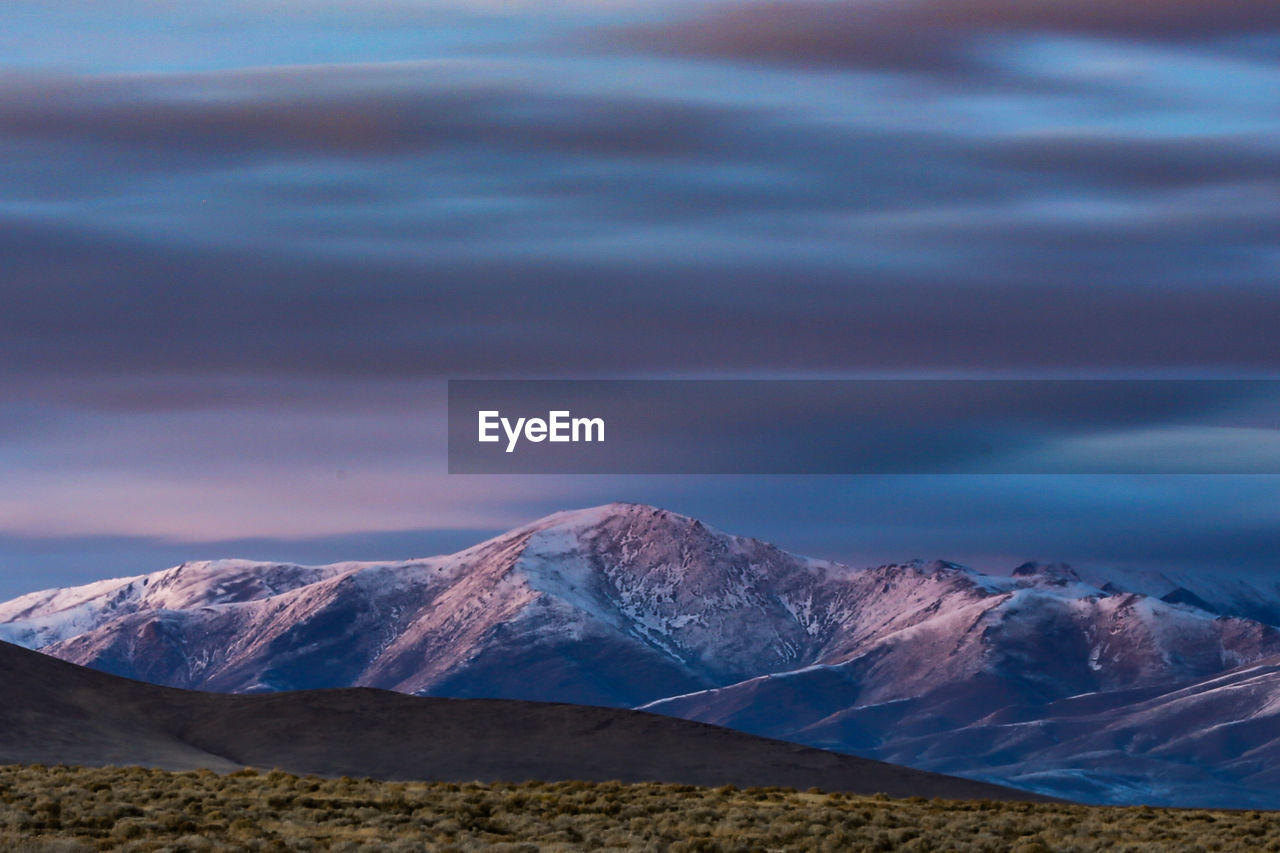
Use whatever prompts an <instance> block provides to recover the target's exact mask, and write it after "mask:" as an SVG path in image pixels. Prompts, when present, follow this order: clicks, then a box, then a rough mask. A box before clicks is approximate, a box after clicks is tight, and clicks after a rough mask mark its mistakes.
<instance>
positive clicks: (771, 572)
mask: <svg viewBox="0 0 1280 853" xmlns="http://www.w3.org/2000/svg"><path fill="white" fill-rule="evenodd" d="M1277 616H1280V591H1278V590H1277V589H1275V588H1274V587H1268V586H1267V585H1266V584H1260V583H1257V582H1249V581H1246V580H1243V579H1239V578H1230V579H1209V580H1206V579H1200V578H1193V577H1189V576H1174V575H1169V574H1157V573H1145V574H1134V573H1130V574H1124V575H1122V574H1119V573H1112V574H1110V575H1107V576H1105V577H1104V576H1098V575H1096V574H1088V573H1084V572H1077V571H1075V570H1073V569H1071V568H1070V567H1068V566H1064V565H1041V564H1033V563H1028V564H1024V565H1022V566H1019V567H1018V568H1017V569H1015V570H1014V571H1013V572H1012V574H1010V575H1008V576H999V575H988V574H983V573H980V572H976V571H973V570H971V569H968V568H965V567H963V566H960V565H957V564H954V563H949V562H942V561H939V562H932V563H925V562H919V561H917V562H912V563H906V564H896V565H887V566H880V567H878V568H871V569H857V568H851V567H847V566H843V565H839V564H836V563H831V562H826V561H821V560H813V559H809V558H805V557H799V556H795V555H792V554H788V553H786V552H784V551H781V550H779V549H778V548H775V547H773V546H772V545H768V544H766V543H763V542H760V541H757V540H754V539H749V538H743V537H737V536H731V535H727V534H724V533H721V532H719V531H716V530H714V529H713V528H710V527H708V526H706V525H704V524H703V523H701V522H699V521H697V520H695V519H692V518H688V517H686V516H682V515H678V514H676V513H671V512H668V511H665V510H661V509H657V508H654V507H649V506H641V505H634V504H610V505H607V506H603V507H597V508H593V509H587V510H579V511H573V512H565V513H558V514H555V515H552V516H549V517H547V518H544V519H541V520H539V521H537V522H534V523H533V524H530V525H527V526H525V527H521V528H519V529H516V530H513V531H511V532H509V533H506V534H503V535H501V536H498V537H495V538H493V539H490V540H488V541H486V542H482V543H480V544H478V545H476V546H474V547H471V548H468V549H466V550H464V551H460V552H458V553H456V554H452V555H448V556H443V557H432V558H427V559H420V560H410V561H404V562H380V563H340V564H335V565H330V566H317V567H307V566H295V565H285V564H276V563H257V562H250V561H244V560H221V561H212V562H200V563H186V564H183V565H181V566H177V567H174V568H171V569H167V570H165V571H161V572H155V573H152V574H146V575H138V576H135V577H129V578H120V579H115V580H108V581H101V582H98V583H94V584H89V585H87V586H82V587H75V588H70V589H57V590H47V591H43V592H38V593H32V594H30V595H26V596H22V597H20V598H17V599H14V600H12V601H9V602H6V603H4V604H0V640H7V641H9V642H13V643H17V644H20V645H23V646H27V647H28V648H33V649H39V650H41V651H43V652H45V653H47V654H49V655H53V656H55V657H59V658H62V659H64V660H67V661H71V662H73V663H77V664H82V665H84V666H88V667H92V668H94V669H98V670H102V671H104V672H108V673H113V674H116V675H120V676H126V677H129V678H134V679H139V680H143V681H149V682H154V683H156V684H162V685H168V686H171V687H183V688H195V689H201V690H210V691H220V692H228V693H259V692H277V691H286V690H299V689H312V688H326V687H352V686H357V687H377V688H384V689H387V690H393V691H398V692H402V693H410V694H415V695H418V696H448V697H489V698H502V699H517V700H536V701H543V702H568V703H578V704H584V705H595V706H608V707H615V708H630V707H640V708H643V709H645V710H648V711H653V712H657V713H661V714H665V715H670V716H676V717H683V718H687V719H691V720H697V721H702V722H709V723H714V724H717V725H722V726H727V727H731V728H735V729H739V730H742V731H745V732H749V733H753V734H757V735H764V736H767V737H770V738H777V739H782V740H788V741H794V742H797V743H802V744H807V745H811V746H818V747H822V748H824V749H830V750H837V751H842V752H848V753H854V754H858V755H864V756H870V757H873V758H877V759H882V760H886V761H892V762H895V763H898V764H904V765H908V766H911V767H915V768H921V769H926V770H932V771H937V772H944V773H949V774H955V775H961V776H967V777H971V778H974V779H981V780H986V781H991V782H999V783H1002V784H1010V785H1014V786H1018V787H1020V788H1023V789H1026V790H1029V791H1036V792H1040V793H1043V794H1048V795H1054V796H1062V797H1067V798H1072V799H1080V800H1086V801H1095V802H1113V803H1138V802H1142V803H1151V804H1175V805H1204V806H1207V805H1231V806H1243V805H1250V806H1257V807H1280V760H1278V759H1280V755H1278V754H1276V753H1277V752H1280V741H1276V739H1275V737H1274V735H1273V732H1275V731H1277V730H1278V729H1277V728H1276V723H1277V720H1276V713H1277V711H1278V710H1280V631H1278V630H1277V628H1276V624H1275V623H1277V621H1280V619H1277Z"/></svg>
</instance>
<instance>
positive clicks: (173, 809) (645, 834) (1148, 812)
mask: <svg viewBox="0 0 1280 853" xmlns="http://www.w3.org/2000/svg"><path fill="white" fill-rule="evenodd" d="M0 849H3V850H12V851H24V852H25V853H35V851H49V853H53V851H58V852H59V853H80V851H94V850H125V851H160V850H163V851H222V850H228V851H229V850H255V851H257V850H261V851H284V850H316V851H329V850H337V851H371V852H372V851H393V853H394V852H395V851H400V852H401V853H405V852H406V851H415V850H424V849H425V850H459V851H463V850H505V851H541V850H608V849H615V850H655V851H673V853H675V851H699V850H706V851H720V850H724V851H763V850H832V851H836V850H840V851H845V850H851V851H858V850H886V851H887V850H919V851H923V850H937V851H952V850H955V851H992V853H996V852H997V851H1000V853H1003V851H1019V853H1032V851H1091V850H1110V851H1152V853H1155V851H1161V852H1162V853H1163V851H1175V850H1213V851H1219V850H1220V851H1262V850H1280V813H1267V812H1246V811H1242V812H1214V811H1198V810H1174V809H1151V808H1123V809H1122V808H1096V807H1087V806H1064V805H1054V804H1039V803H995V802H976V801H975V802H954V801H943V800H924V799H920V798H913V799H906V800H894V799H890V798H888V797H882V796H873V797H865V796H856V795H849V794H824V793H819V792H816V791H810V792H797V791H793V790H789V789H781V788H760V789H753V788H749V789H745V790H740V789H735V788H731V787H729V788H697V787H692V786H685V785H658V784H622V783H609V782H605V783H587V782H556V783H540V782H526V783H521V784H505V783H495V784H461V785H460V784H452V783H414V782H376V781H372V780H368V779H348V778H343V779H322V778H319V777H314V776H293V775H289V774H286V773H281V772H270V773H259V772H257V771H253V770H243V771H240V772H237V773H232V774H230V775H218V774H215V773H212V772H209V771H195V772H184V773H172V772H166V771H161V770H146V769H141V768H136V767H133V768H79V767H41V766H5V767H0Z"/></svg>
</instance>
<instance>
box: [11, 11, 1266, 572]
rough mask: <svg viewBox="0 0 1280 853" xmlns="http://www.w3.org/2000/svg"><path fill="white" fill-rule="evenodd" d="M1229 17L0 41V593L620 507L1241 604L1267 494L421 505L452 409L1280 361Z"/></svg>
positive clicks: (661, 489) (897, 484)
mask: <svg viewBox="0 0 1280 853" xmlns="http://www.w3.org/2000/svg"><path fill="white" fill-rule="evenodd" d="M1278 235H1280V10H1278V9H1277V7H1276V6H1275V4H1274V3H1272V2H1262V0H1227V1H1226V2H1217V3H1209V2H1207V0H1160V2H1154V3H1144V4H1140V5H1139V4H1133V3H1131V2H1124V3H1122V2H1120V0H1058V2H1055V3H1051V4H1032V5H1028V4H1025V3H1023V4H1018V3H1013V2H1012V0H951V2H948V3H943V2H942V0H915V2H904V1H903V0H885V2H861V1H860V2H850V1H849V0H823V2H809V0H784V2H758V0H737V2H731V3H709V2H697V3H692V4H690V3H682V4H671V3H652V2H649V3H638V2H633V0H607V2H572V0H568V2H551V3H531V2H519V0H516V2H498V1H495V2H482V3H466V4H464V3H440V2H408V0H376V2H365V3H359V4H357V3H338V2H307V3H303V2H292V0H239V1H238V2H223V3H190V4H170V3H159V2H128V0H126V2H121V3H113V4H101V3H91V2H65V1H61V0H54V2H27V0H16V2H9V3H5V4H3V5H0V258H4V259H5V263H4V267H5V275H4V276H3V277H0V304H2V305H3V311H0V390H3V392H4V393H3V395H0V479H2V480H3V482H4V483H5V486H6V488H5V489H4V490H3V493H2V494H0V594H11V593H17V592H21V591H25V590H29V589H34V588H39V587H43V586H48V585H52V584H55V583H56V584H62V583H66V582H69V581H72V580H88V579H92V578H96V577H100V576H102V575H103V574H117V573H121V572H132V571H141V570H149V569H155V568H160V567H162V566H164V565H167V564H170V563H173V562H177V561H180V560H181V559H184V558H187V557H204V556H222V555H231V554H236V555H242V556H261V557H267V558H271V559H298V560H311V561H315V560H325V559H337V558H356V557H369V558H384V557H395V556H407V555H409V554H422V553H428V552H431V551H435V550H444V549H448V548H453V547H458V546H460V545H462V544H466V543H467V542H468V541H470V540H471V539H473V538H475V537H477V536H480V535H483V534H486V533H490V532H496V531H498V530H500V529H503V528H505V527H508V526H512V525H515V524H518V523H521V522H523V521H526V520H528V519H530V518H532V517H535V516H537V515H540V514H542V513H544V512H549V511H552V510H556V509H561V508H565V507H570V506H582V505H590V504H595V503H603V502H607V501H611V500H643V501H646V502H653V503H658V504H662V505H665V506H669V507H670V508H672V509H675V510H679V511H683V512H688V513H692V514H695V515H699V516H702V517H704V518H706V519H707V520H708V521H709V522H710V523H712V524H715V525H717V526H720V527H722V528H725V529H729V530H732V531H735V532H743V533H749V534H753V535H759V536H763V537H766V538H771V539H773V540H775V541H777V542H778V543H779V544H781V545H784V546H786V547H790V548H793V549H795V550H800V551H806V552H809V553H817V554H822V555H825V556H832V557H837V558H843V559H848V560H852V561H855V562H863V561H871V562H873V561H879V560H882V559H894V558H908V557H913V556H922V557H935V556H936V557H948V558H953V559H963V560H969V561H971V562H975V563H978V564H979V565H982V566H983V567H986V568H993V569H999V568H1007V567H1009V566H1011V565H1013V564H1016V562H1020V561H1021V560H1022V559H1026V558H1034V557H1038V558H1044V559H1066V560H1076V561H1080V562H1089V563H1093V564H1099V565H1107V564H1138V563H1140V564H1144V565H1152V564H1157V565H1166V564H1171V565H1177V566H1178V567H1180V568H1199V569H1205V570H1215V571H1216V570H1221V569H1222V568H1235V569H1239V570H1241V571H1250V572H1265V571H1272V570H1274V568H1275V564H1276V554H1277V553H1278V550H1280V549H1277V545H1280V533H1277V531H1280V481H1277V479H1276V478H1272V477H1263V476H1254V477H1234V478H1227V477H1203V478H1195V477H1182V478H1178V477H1163V478H1134V477H1129V478H1126V477H1059V478H1048V477H1006V478H979V477H900V478H875V477H848V478H834V477H822V478H763V477H761V478H714V477H712V478H683V479H681V478H605V477H577V478H574V477H559V478H556V477H542V478H530V477H525V478H517V477H513V478H499V477H473V478H466V477H450V476H448V475H447V474H445V473H444V470H445V462H444V444H443V436H444V415H443V408H442V407H443V402H442V401H443V394H444V381H445V380H446V379H448V378H451V377H465V376H475V377H524V376H533V377H624V376H625V377H666V376H715V377H720V376H769V377H778V376H846V375H847V376H867V375H872V376H882V375H888V376H940V375H942V376H952V375H960V376H1030V377H1035V376H1214V377H1219V376H1220V377H1275V376H1276V375H1277V368H1278V367H1280V339H1278V337H1277V335H1276V329H1277V328H1280V288H1278V284H1280V237H1278Z"/></svg>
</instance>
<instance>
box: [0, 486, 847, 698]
mask: <svg viewBox="0 0 1280 853" xmlns="http://www.w3.org/2000/svg"><path fill="white" fill-rule="evenodd" d="M849 574H851V571H850V570H848V569H845V568H843V567H839V566H834V565H830V564H826V563H822V562H819V561H814V560H807V559H803V558H798V557H793V556H791V555H788V554H785V553H783V552H782V551H779V550H778V549H776V548H774V547H772V546H769V545H766V544H764V543H761V542H757V541H755V540H751V539H743V538H738V537H733V536H727V535H725V534H722V533H719V532H717V531H714V530H711V529H710V528H707V527H705V526H704V525H703V524H701V523H700V522H698V521H695V520H693V519H690V518H686V517H684V516H679V515H675V514H673V513H668V512H665V511H663V510H658V509H654V508H652V507H642V506H634V505H610V506H607V507H600V508H597V509H592V510H583V511H578V512H569V513H559V514H556V515H553V516H550V517H548V518H545V519H542V520H541V521H538V522H535V523H534V524H531V525H529V526H527V527H523V528H520V529H518V530H514V531H512V532H510V533H508V534H505V535H503V536H499V537H497V538H494V539H491V540H489V541H487V542H484V543H481V544H479V545H476V546H475V547H473V548H469V549H467V550H465V551H462V552H459V553H457V554H453V555H450V556H447V557H438V558H431V559H425V560H417V561H410V562H404V563H349V564H339V565H335V566H325V567H318V568H307V567H298V566H279V565H259V564H252V563H242V562H239V561H235V562H223V563H201V564H187V565H184V566H179V567H177V568H174V569H169V570H167V571H165V572H160V573H157V574H155V575H147V576H142V577H138V578H126V579H122V580H118V581H108V582H103V583H100V584H92V585H90V586H88V587H80V588H77V589H73V590H60V591H51V592H46V593H36V594H33V595H29V596H25V597H23V598H22V599H18V600H16V601H14V602H10V603H9V604H7V605H3V607H2V609H0V619H3V620H5V621H6V622H7V624H6V625H4V626H3V628H0V630H2V631H3V632H4V633H3V634H0V638H4V639H10V640H11V641H14V642H18V643H20V644H24V645H27V646H31V647H38V648H41V649H42V650H43V651H46V652H48V653H50V654H53V655H55V656H57V657H61V658H64V659H66V660H70V661H73V662H75V663H81V664H85V665H88V666H92V667H95V668H98V669H102V670H106V671H108V672H113V673H116V674H119V675H126V676H130V677H135V678H141V679H143V680H148V681H154V682H158V683H162V684H169V685H173V686H182V687H201V688H207V689H214V690H223V691H232V692H234V691H252V690H279V689H292V688H302V687H322V686H337V685H349V684H358V685H363V686H378V687H387V688H391V689H395V690H400V691H403V692H410V693H434V694H449V695H463V696H475V695H490V696H495V695H496V696H507V697H512V698H525V699H555V700H567V701H579V702H591V703H595V704H607V705H633V704H639V703H642V702H646V701H651V700H653V699H657V698H660V697H662V696H666V695H671V694H673V693H680V692H687V691H690V690H696V689H699V688H702V687H709V686H713V685H716V684H724V683H730V682H733V681H738V680H741V679H743V678H749V677H752V676H754V675H760V674H763V673H765V672H772V671H777V670H780V669H788V668H791V667H794V666H801V665H804V664H806V663H808V662H810V661H811V660H813V659H814V658H815V657H816V656H817V655H818V654H819V652H820V651H821V649H822V648H823V646H824V645H825V644H826V643H827V642H829V641H830V640H831V639H832V638H833V637H834V636H835V635H836V634H837V633H838V632H839V631H840V629H841V624H842V623H841V621H840V618H839V614H840V613H841V612H842V598H841V596H846V595H847V591H846V588H845V585H844V584H842V582H841V581H842V579H843V578H844V577H845V576H847V575H849ZM849 606H852V605H851V604H845V605H843V609H848V607H849Z"/></svg>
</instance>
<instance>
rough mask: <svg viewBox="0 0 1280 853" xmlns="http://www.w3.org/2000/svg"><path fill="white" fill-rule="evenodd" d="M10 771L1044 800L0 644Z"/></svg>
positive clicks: (709, 744)
mask: <svg viewBox="0 0 1280 853" xmlns="http://www.w3.org/2000/svg"><path fill="white" fill-rule="evenodd" d="M8 763H21V764H46V765H48V764H75V765H88V766H100V765H112V764H114V765H136V764H141V765H145V766H148V767H158V768H162V769H170V770H194V769H200V768H207V769H210V770H215V771H220V772H228V771H234V770H238V769H240V768H241V767H244V766H246V765H248V766H254V767H262V768H266V767H271V768H279V769H282V770H287V771H289V772H293V773H298V774H317V775H321V776H330V777H337V776H368V777H373V778H377V779H403V780H432V781H452V782H469V781H474V780H481V781H489V782H492V781H499V780H508V781H510V780H519V781H525V780H533V779H538V780H547V781H551V780H555V781H566V780H589V781H609V780H621V781H629V782H642V781H665V782H676V783H682V784H696V785H711V786H719V785H729V784H731V785H737V786H739V787H749V786H761V785H763V786H783V787H789V788H799V787H808V786H817V787H820V788H822V789H824V790H829V791H850V792H854V793H862V794H872V793H877V792H883V793H886V794H889V795H890V796H897V797H907V796H924V797H941V798H945V799H985V800H1032V801H1034V800H1043V799H1045V798H1043V797H1039V796H1037V795H1034V794H1027V793H1025V792H1023V791H1017V790H1014V789H1012V788H1004V787H1000V786H997V785H991V784H988V783H985V782H978V781H973V780H969V779H956V778H954V777H950V776H942V775H939V774H936V773H925V772H922V771H919V770H911V769H909V768H906V767H895V766H894V765H891V764H884V763H882V762H879V761H870V760H868V759H865V758H857V757H854V756H852V755H838V754H836V753H833V752H824V751H822V750H818V749H811V748H809V747H805V746H799V745H797V744H791V743H783V742H781V741H776V740H767V739H765V738H760V737H755V736H753V735H749V734H744V733H742V732H735V731H732V730H730V729H725V728H720V727H717V726H709V725H706V724H704V723H697V722H691V721H689V720H677V719H673V718H671V717H663V716H659V715H657V714H646V713H643V712H640V711H632V710H627V709H619V708H595V707H590V706H586V705H563V704H550V703H543V702H518V701H512V700H508V699H440V698H425V697H415V696H405V695H403V694H400V693H392V692H389V691H385V690H371V689H368V688H347V689H336V690H302V691H291V692H288V693H260V694H254V695H250V696H245V695H231V694H223V693H204V692H198V691H193V690H174V689H172V688H168V687H158V686H156V685H153V684H143V683H141V682H137V681H130V680H128V679H124V678H117V677H116V676H113V675H107V674H106V673H101V672H94V671H93V670H90V669H85V668H84V667H79V666H73V665H71V664H68V663H64V662H62V661H59V660H55V659H53V658H51V657H48V656H46V655H41V654H37V653H36V652H32V651H28V650H26V649H21V648H18V647H17V646H13V645H9V644H7V643H0V764H8ZM0 843H3V842H2V841H0ZM41 849H43V848H41ZM77 849H78V848H77Z"/></svg>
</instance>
